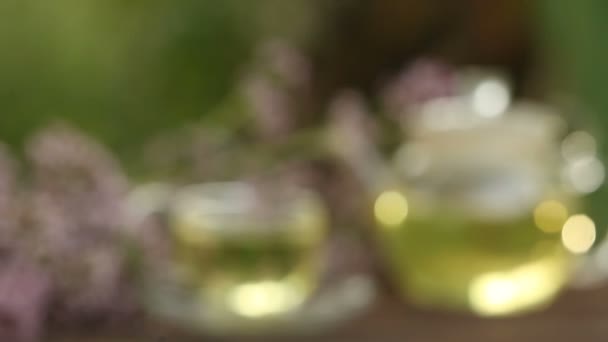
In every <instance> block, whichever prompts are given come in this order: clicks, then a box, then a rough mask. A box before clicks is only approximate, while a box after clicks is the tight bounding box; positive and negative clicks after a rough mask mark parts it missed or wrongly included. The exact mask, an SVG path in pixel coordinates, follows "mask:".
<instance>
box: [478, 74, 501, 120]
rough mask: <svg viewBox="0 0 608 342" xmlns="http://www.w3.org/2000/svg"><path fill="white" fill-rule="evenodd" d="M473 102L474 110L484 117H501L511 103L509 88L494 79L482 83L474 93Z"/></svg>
mask: <svg viewBox="0 0 608 342" xmlns="http://www.w3.org/2000/svg"><path fill="white" fill-rule="evenodd" d="M472 100H473V108H474V109H475V111H476V112H477V113H478V114H479V115H481V116H483V117H495V116H498V115H501V114H502V113H504V112H505V110H507V107H509V103H510V101H511V99H510V94H509V89H508V88H507V86H506V85H505V84H504V83H503V82H500V81H499V80H494V79H489V80H485V81H483V82H481V83H480V84H479V85H478V86H477V87H476V88H475V90H474V91H473V99H472Z"/></svg>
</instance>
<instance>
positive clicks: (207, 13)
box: [0, 0, 313, 155]
mask: <svg viewBox="0 0 608 342" xmlns="http://www.w3.org/2000/svg"><path fill="white" fill-rule="evenodd" d="M311 3H312V2H311V1H302V0H293V1H291V0H290V1H280V0H261V1H257V0H256V1H248V0H222V1H213V0H174V1H160V0H147V1H143V0H103V1H102V0H54V1H46V0H3V1H0V140H4V141H8V142H9V143H10V144H13V145H19V144H21V143H22V142H23V139H24V137H26V136H27V135H28V134H29V132H31V131H32V130H33V129H35V128H36V127H38V126H40V125H42V124H44V123H45V122H47V121H49V120H54V119H57V118H61V119H65V120H68V121H70V122H72V123H74V124H76V125H78V126H80V127H82V128H84V129H86V130H87V131H88V132H91V133H92V134H94V135H97V136H98V137H100V138H102V140H104V141H105V142H106V143H108V144H110V145H111V146H113V147H114V148H115V149H116V150H120V151H121V152H122V154H123V155H128V154H129V153H130V152H129V151H135V148H136V147H137V146H138V144H139V143H140V142H141V141H142V140H143V139H145V138H146V137H149V136H151V135H154V134H156V133H157V132H159V131H161V130H164V129H167V128H169V127H173V126H177V125H179V124H181V123H183V122H184V121H187V120H192V119H193V118H197V117H200V116H201V115H204V113H206V112H207V111H208V110H209V109H210V108H211V107H213V106H214V105H215V104H216V103H218V101H220V100H221V98H222V97H223V96H224V95H225V94H226V93H227V92H228V91H229V89H230V88H231V86H232V84H233V82H234V80H235V78H236V77H238V73H239V69H240V67H241V66H242V64H243V62H244V61H247V59H248V55H249V54H250V52H251V49H252V47H253V46H254V45H255V43H256V42H257V41H258V40H260V39H262V38H263V37H266V36H268V35H269V34H270V33H272V34H273V35H280V36H287V37H289V38H291V39H296V40H297V39H300V38H299V37H302V36H303V35H304V33H305V30H306V29H307V27H309V23H310V20H311V18H312V17H313V15H312V12H311V8H312V7H311V6H309V5H310V4H311ZM277 13H281V15H277ZM286 22H288V23H289V25H285V24H286Z"/></svg>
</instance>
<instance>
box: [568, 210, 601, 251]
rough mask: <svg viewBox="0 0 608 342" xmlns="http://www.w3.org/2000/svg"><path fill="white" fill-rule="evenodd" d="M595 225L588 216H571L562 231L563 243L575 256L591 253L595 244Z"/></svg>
mask: <svg viewBox="0 0 608 342" xmlns="http://www.w3.org/2000/svg"><path fill="white" fill-rule="evenodd" d="M595 236H596V231H595V223H594V222H593V220H591V219H590V218H589V217H588V216H587V215H574V216H571V217H570V218H569V219H568V221H566V223H565V224H564V228H563V229H562V243H563V244H564V247H566V249H568V250H569V251H570V252H572V253H574V254H583V253H586V252H587V251H589V249H590V248H591V246H593V243H594V242H595Z"/></svg>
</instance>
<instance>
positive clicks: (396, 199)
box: [374, 191, 409, 226]
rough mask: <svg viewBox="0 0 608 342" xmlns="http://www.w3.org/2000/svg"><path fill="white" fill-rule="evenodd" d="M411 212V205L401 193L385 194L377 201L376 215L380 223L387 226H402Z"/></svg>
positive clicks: (388, 192) (375, 206)
mask: <svg viewBox="0 0 608 342" xmlns="http://www.w3.org/2000/svg"><path fill="white" fill-rule="evenodd" d="M408 212H409V205H408V202H407V199H406V198H405V196H404V195H403V194H402V193H400V192H399V191H386V192H383V193H382V194H381V195H380V196H378V198H377V199H376V203H375V205H374V214H375V216H376V219H377V220H378V222H380V223H381V224H383V225H385V226H398V225H400V224H402V223H403V222H404V221H405V219H406V217H407V214H408Z"/></svg>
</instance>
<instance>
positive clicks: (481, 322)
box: [48, 287, 608, 342]
mask: <svg viewBox="0 0 608 342" xmlns="http://www.w3.org/2000/svg"><path fill="white" fill-rule="evenodd" d="M117 330H118V331H113V332H91V331H88V332H71V333H66V332H55V333H53V334H51V337H50V338H49V339H48V340H49V341H50V342H140V341H141V342H182V341H183V342H194V341H225V342H237V341H238V342H240V341H256V342H257V341H260V342H261V341H268V340H272V341H328V342H329V341H331V342H334V341H374V342H375V341H382V342H384V341H408V342H419V341H430V342H435V341H450V342H461V341H462V342H475V341H481V342H486V341H487V342H490V341H491V342H503V341H504V342H515V341H517V342H526V341H531V342H532V341H534V342H537V341H552V342H572V341H585V342H588V341H598V342H604V341H608V287H603V288H597V289H590V290H589V289H588V290H584V291H582V290H569V291H567V292H566V293H564V294H563V295H562V296H561V297H560V298H559V299H558V301H557V302H556V303H554V304H553V305H552V306H551V307H550V308H549V309H546V310H544V311H542V312H537V313H531V314H526V315H524V316H519V317H512V318H500V319H481V318H476V317H472V316H469V315H458V314H449V313H440V312H428V311H422V310H420V309H416V308H412V307H410V306H408V305H407V304H403V303H400V302H399V301H398V300H396V299H394V298H393V297H390V296H388V295H386V296H382V297H380V298H379V299H378V300H377V301H376V303H375V305H373V306H372V307H371V308H370V309H369V311H368V312H367V313H365V314H364V315H362V316H361V317H359V318H358V319H356V320H354V321H351V322H349V323H347V324H344V325H342V326H340V327H336V328H335V329H334V330H333V331H331V332H328V333H326V334H323V335H314V336H300V337H297V336H294V337H280V338H273V339H269V338H243V337H241V338H221V339H220V338H214V337H201V336H189V335H186V334H183V333H179V332H177V331H174V330H172V329H169V328H166V327H161V326H159V325H158V324H154V323H150V322H148V323H142V322H124V326H123V327H121V328H119V329H117Z"/></svg>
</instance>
